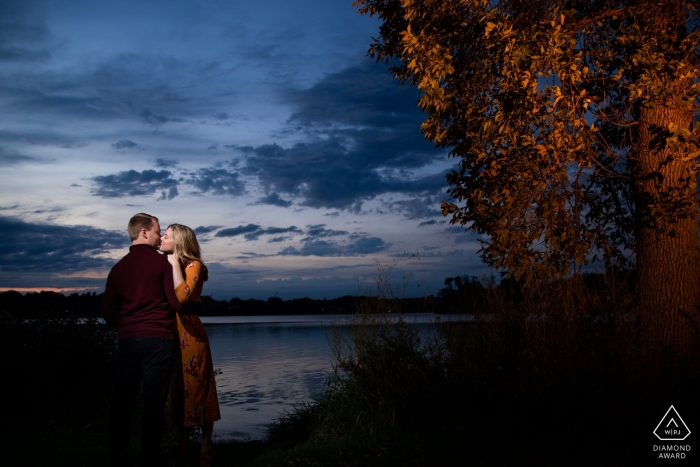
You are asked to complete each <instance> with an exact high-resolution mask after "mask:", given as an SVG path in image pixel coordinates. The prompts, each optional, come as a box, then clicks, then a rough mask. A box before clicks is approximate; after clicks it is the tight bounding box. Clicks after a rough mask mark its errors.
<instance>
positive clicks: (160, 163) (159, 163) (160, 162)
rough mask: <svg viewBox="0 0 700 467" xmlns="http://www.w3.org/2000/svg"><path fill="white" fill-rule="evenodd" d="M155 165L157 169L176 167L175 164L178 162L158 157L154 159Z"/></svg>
mask: <svg viewBox="0 0 700 467" xmlns="http://www.w3.org/2000/svg"><path fill="white" fill-rule="evenodd" d="M155 163H156V167H158V168H159V169H167V168H172V167H177V164H178V163H179V162H178V161H176V160H175V159H163V158H160V157H159V158H158V159H156V160H155Z"/></svg>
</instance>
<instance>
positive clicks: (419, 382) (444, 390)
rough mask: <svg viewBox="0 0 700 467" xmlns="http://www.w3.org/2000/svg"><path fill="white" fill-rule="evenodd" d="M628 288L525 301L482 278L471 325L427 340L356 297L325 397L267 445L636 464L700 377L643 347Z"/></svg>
mask: <svg viewBox="0 0 700 467" xmlns="http://www.w3.org/2000/svg"><path fill="white" fill-rule="evenodd" d="M487 282H488V281H487ZM629 284H630V281H627V280H619V278H614V277H609V278H607V279H605V280H597V281H590V280H588V281H583V280H575V279H572V280H568V281H563V282H560V283H556V284H548V285H546V286H543V287H541V288H539V289H538V290H534V291H529V292H527V293H523V292H522V291H520V290H509V289H508V288H507V287H504V286H497V285H495V284H494V283H493V282H492V281H491V282H490V283H486V284H484V285H485V286H484V288H483V292H482V293H483V295H482V296H481V297H479V299H478V300H476V299H475V300H473V303H474V304H478V306H475V307H474V308H473V309H472V310H471V313H472V315H473V320H471V321H467V320H456V321H446V322H439V323H438V324H437V326H436V328H435V331H434V332H432V333H426V332H424V331H421V330H420V329H419V328H418V327H417V326H415V325H414V324H412V323H411V322H410V317H409V316H402V315H399V316H398V317H397V318H389V313H387V312H386V311H388V310H386V309H385V308H378V309H374V310H372V309H371V308H369V307H368V306H367V304H368V303H372V302H361V303H360V304H359V306H358V311H359V312H360V313H358V315H357V316H356V318H355V321H353V322H352V323H350V324H351V327H352V332H351V333H350V334H349V335H345V337H342V335H341V334H338V336H339V337H337V338H336V340H335V349H336V356H337V366H336V371H335V372H334V374H333V375H332V376H331V377H330V378H329V380H328V384H327V388H326V391H325V392H324V393H323V394H322V395H321V396H319V397H318V399H317V400H316V401H315V402H314V403H312V404H306V405H304V406H300V407H298V408H297V410H296V411H294V412H292V413H291V414H289V415H288V416H287V417H284V418H283V419H281V420H280V421H279V422H278V424H277V425H276V427H275V428H274V429H273V430H272V432H271V439H272V440H275V439H276V437H277V438H278V439H279V438H284V434H285V433H287V434H288V433H297V435H299V433H303V434H304V435H305V436H306V437H307V439H309V440H310V442H312V443H313V442H319V441H324V440H325V441H333V442H337V441H338V440H346V441H348V440H351V441H352V442H355V443H360V444H361V445H365V446H379V445H384V444H386V443H399V444H402V443H403V444H402V445H404V444H405V443H406V440H412V441H411V443H410V445H411V448H412V449H418V450H422V451H421V452H423V453H429V452H431V451H434V449H433V448H434V446H435V443H442V444H441V445H443V448H444V443H445V442H446V440H448V441H449V442H448V443H447V445H448V446H449V447H447V448H444V449H447V450H450V449H452V450H454V453H453V454H454V457H453V460H454V461H455V463H458V462H457V460H458V459H460V458H461V454H463V450H464V449H465V447H467V446H468V447H469V449H470V452H471V454H472V455H474V456H478V455H483V456H484V458H486V456H491V455H496V456H497V457H498V456H502V457H507V456H516V455H517V456H520V455H523V456H525V457H526V458H527V457H529V458H531V460H532V459H540V458H542V459H547V458H549V459H559V461H562V460H571V459H570V458H571V456H572V455H573V453H576V455H577V456H578V455H580V456H583V457H581V459H586V461H587V462H593V463H595V459H599V458H600V456H612V458H615V459H618V460H619V461H625V460H630V459H637V458H639V456H643V454H644V453H646V451H648V450H650V449H651V447H650V446H651V443H652V442H653V441H654V438H653V435H652V434H651V432H652V430H653V429H654V427H655V426H656V424H657V423H658V421H659V420H660V418H661V416H662V415H663V414H664V413H665V411H666V410H667V409H668V407H669V406H670V405H671V404H674V405H675V406H676V408H679V407H683V409H682V411H684V414H685V416H687V417H689V418H693V417H697V415H698V414H699V413H700V403H699V399H698V397H697V395H698V394H700V392H698V389H699V388H700V384H699V383H700V376H699V375H700V371H699V368H698V363H697V362H696V361H695V360H697V359H689V358H688V359H684V358H682V357H678V356H675V355H661V354H658V353H652V352H649V351H648V349H647V348H646V347H645V346H644V344H643V341H642V340H641V339H640V334H639V330H638V326H637V319H636V316H635V315H634V313H633V312H631V310H632V309H633V305H632V296H633V294H632V291H631V290H630V287H629ZM373 303H382V304H384V303H386V300H383V299H382V298H381V297H379V299H378V300H375V301H374V302H373ZM392 311H394V310H392ZM394 314H395V313H391V315H394ZM300 426H303V429H302V430H299V431H295V429H296V428H298V427H300ZM282 428H284V429H282ZM275 430H277V431H275ZM299 438H301V437H300V436H297V439H299ZM645 443H647V444H645ZM479 453H480V454H479Z"/></svg>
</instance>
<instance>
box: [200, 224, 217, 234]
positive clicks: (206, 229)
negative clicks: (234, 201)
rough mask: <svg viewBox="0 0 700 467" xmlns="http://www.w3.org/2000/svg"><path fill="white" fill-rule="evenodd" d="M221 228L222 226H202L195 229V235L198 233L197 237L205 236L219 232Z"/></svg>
mask: <svg viewBox="0 0 700 467" xmlns="http://www.w3.org/2000/svg"><path fill="white" fill-rule="evenodd" d="M220 228H221V226H220V225H207V226H204V225H200V226H199V227H196V228H195V229H194V233H196V234H197V235H204V234H208V233H212V232H213V231H215V230H218V229H220Z"/></svg>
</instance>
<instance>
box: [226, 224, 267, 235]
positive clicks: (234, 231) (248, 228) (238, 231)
mask: <svg viewBox="0 0 700 467" xmlns="http://www.w3.org/2000/svg"><path fill="white" fill-rule="evenodd" d="M257 230H260V226H259V225H257V224H248V225H241V226H238V227H233V228H231V229H223V230H219V231H218V232H216V235H215V237H236V236H238V235H243V234H246V233H250V232H255V231H257Z"/></svg>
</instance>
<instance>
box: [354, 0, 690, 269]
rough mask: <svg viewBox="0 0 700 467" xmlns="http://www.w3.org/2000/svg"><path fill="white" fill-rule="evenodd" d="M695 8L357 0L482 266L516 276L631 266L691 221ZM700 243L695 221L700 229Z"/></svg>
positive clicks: (448, 210) (683, 4)
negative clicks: (444, 176)
mask: <svg viewBox="0 0 700 467" xmlns="http://www.w3.org/2000/svg"><path fill="white" fill-rule="evenodd" d="M698 3H699V2H698V1H659V2H643V1H615V2H613V1H604V0H601V1H563V0H560V1H540V0H524V1H520V0H517V1H516V0H510V1H508V0H506V1H478V0H403V1H400V0H358V1H357V2H355V5H356V6H358V7H359V11H360V12H361V13H363V14H370V15H377V16H379V19H380V20H382V25H381V27H380V36H379V38H378V39H375V41H374V43H373V44H372V45H371V46H370V49H369V54H370V55H371V56H372V57H374V58H375V59H377V60H382V61H389V60H398V65H396V66H394V67H393V68H392V71H393V73H394V74H395V76H396V77H397V78H399V79H400V80H402V81H403V82H405V83H408V84H410V85H413V86H416V87H417V88H418V89H420V91H421V98H420V101H419V105H420V107H421V108H422V109H423V110H424V111H425V112H426V114H427V118H426V120H425V122H424V123H423V125H422V130H423V133H424V135H425V137H426V138H428V139H429V140H431V141H433V142H434V143H435V144H437V145H439V146H443V147H448V148H450V149H451V153H450V154H451V155H452V156H454V157H457V158H459V169H458V170H456V171H454V172H452V173H451V174H450V175H448V181H449V183H450V185H451V188H450V190H449V193H450V195H451V196H452V197H453V198H454V199H455V200H456V201H457V203H456V204H449V205H448V204H443V214H445V215H446V214H452V222H453V223H460V224H462V225H465V226H467V227H469V228H470V229H472V230H473V231H474V232H477V233H479V234H486V235H487V236H488V241H487V242H485V243H484V244H483V248H482V255H483V259H484V260H485V261H486V263H488V264H490V265H493V266H495V267H497V268H500V269H501V270H504V271H506V272H507V273H509V274H511V275H514V276H516V277H518V278H521V277H524V278H526V280H527V279H528V278H532V277H540V278H545V277H549V278H556V277H563V276H566V275H568V274H570V273H571V272H575V271H578V270H580V268H581V267H582V266H584V265H586V264H588V263H590V262H591V261H594V260H598V259H599V260H602V261H604V262H605V263H606V264H608V265H613V264H618V265H628V264H629V261H630V260H634V258H635V257H634V256H633V255H632V253H634V252H637V250H638V246H639V236H640V232H641V230H642V229H646V228H651V229H652V230H654V231H660V232H665V233H667V234H670V235H675V234H677V232H678V230H679V227H678V222H679V220H681V219H696V218H697V191H696V190H697V188H696V181H697V174H698V163H697V162H698V155H700V151H699V141H700V132H699V129H698V125H693V118H694V116H695V115H696V114H697V111H698V96H700V81H699V80H698V78H697V77H698V76H700V60H699V54H698V38H699V34H700V31H699V29H698V13H697V7H698ZM695 231H696V236H697V226H696V227H695Z"/></svg>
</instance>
